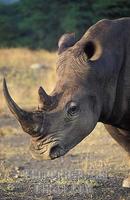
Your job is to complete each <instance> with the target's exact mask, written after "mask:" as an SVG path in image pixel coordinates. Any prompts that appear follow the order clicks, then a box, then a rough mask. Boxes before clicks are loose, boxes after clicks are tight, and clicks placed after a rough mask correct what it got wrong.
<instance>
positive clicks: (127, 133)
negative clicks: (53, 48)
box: [3, 18, 130, 187]
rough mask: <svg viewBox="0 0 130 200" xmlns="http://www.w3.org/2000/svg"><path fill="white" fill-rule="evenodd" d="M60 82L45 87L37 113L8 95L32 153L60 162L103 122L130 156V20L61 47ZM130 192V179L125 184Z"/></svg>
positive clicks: (106, 24) (66, 38)
mask: <svg viewBox="0 0 130 200" xmlns="http://www.w3.org/2000/svg"><path fill="white" fill-rule="evenodd" d="M56 71H57V75H58V80H57V83H56V85H55V88H54V90H53V92H52V93H51V94H50V95H48V94H47V93H46V92H45V90H44V89H43V88H42V87H40V88H39V90H38V94H39V99H40V104H39V108H38V109H37V110H34V111H25V110H23V109H21V108H20V107H19V106H18V105H17V104H16V103H15V102H14V100H13V99H12V97H11V96H10V94H9V91H8V88H7V84H6V81H5V80H4V82H3V91H4V95H5V99H6V101H7V104H8V107H9V108H10V110H11V112H12V113H13V114H14V115H15V117H16V119H17V120H18V121H19V122H20V124H21V126H22V128H23V130H24V131H25V132H27V133H28V134H30V135H31V136H32V139H31V146H30V150H31V154H32V156H33V157H34V158H37V159H55V158H58V157H60V156H63V155H65V154H66V153H67V152H68V151H69V150H70V149H72V148H73V147H74V146H75V145H77V144H78V143H79V142H80V141H81V140H83V139H84V138H85V137H86V136H88V135H89V134H90V133H91V132H92V130H93V129H94V127H95V126H96V124H97V122H102V123H104V125H105V127H106V129H107V130H108V132H109V133H110V135H111V136H112V137H113V138H114V139H115V140H116V141H117V142H118V143H119V144H120V145H121V146H122V147H123V148H124V149H125V150H126V151H127V152H128V155H129V154H130V18H121V19H117V20H107V19H103V20H101V21H99V22H97V23H96V24H95V25H93V26H92V27H90V28H89V29H88V30H87V31H86V33H85V34H84V35H83V36H82V38H81V39H80V40H78V41H76V39H75V34H74V33H67V34H64V35H63V36H62V37H61V38H60V39H59V42H58V62H57V70H56ZM123 186H124V187H130V177H128V178H127V179H125V180H124V182H123Z"/></svg>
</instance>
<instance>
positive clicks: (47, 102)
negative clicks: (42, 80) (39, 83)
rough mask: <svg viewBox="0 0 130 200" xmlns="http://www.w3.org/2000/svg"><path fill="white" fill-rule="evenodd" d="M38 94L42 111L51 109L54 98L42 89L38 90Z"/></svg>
mask: <svg viewBox="0 0 130 200" xmlns="http://www.w3.org/2000/svg"><path fill="white" fill-rule="evenodd" d="M38 94H39V101H40V105H39V107H40V109H43V110H46V109H47V108H49V107H50V106H51V104H52V98H51V96H49V95H48V94H47V93H46V92H45V90H44V89H43V88H42V87H40V88H39V90H38Z"/></svg>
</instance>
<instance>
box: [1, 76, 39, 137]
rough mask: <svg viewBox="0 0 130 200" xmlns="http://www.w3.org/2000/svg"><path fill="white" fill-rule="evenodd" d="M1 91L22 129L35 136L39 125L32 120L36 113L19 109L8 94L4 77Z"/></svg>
mask: <svg viewBox="0 0 130 200" xmlns="http://www.w3.org/2000/svg"><path fill="white" fill-rule="evenodd" d="M3 93H4V96H5V99H6V102H7V105H8V107H9V109H10V111H11V112H12V113H13V114H14V116H15V117H16V119H17V120H18V121H19V122H20V124H21V126H22V128H23V130H24V131H25V132H27V133H28V134H29V135H32V136H37V135H38V133H39V131H38V129H40V128H41V127H40V126H38V124H37V123H36V122H35V120H34V119H35V115H36V114H35V113H33V112H27V111H25V110H23V109H21V108H20V107H19V106H18V105H17V104H16V103H15V102H14V100H13V99H12V98H11V96H10V94H9V91H8V88H7V84H6V80H5V79H4V80H3ZM36 127H37V129H36Z"/></svg>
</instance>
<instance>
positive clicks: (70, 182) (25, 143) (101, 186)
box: [0, 113, 130, 200]
mask: <svg viewBox="0 0 130 200" xmlns="http://www.w3.org/2000/svg"><path fill="white" fill-rule="evenodd" d="M29 138H30V137H29V136H28V135H27V134H25V133H23V132H22V130H21V128H20V127H19V125H18V123H17V122H16V120H15V119H14V118H13V117H12V115H11V114H8V113H7V114H1V115H0V200H67V199H69V200H71V199H73V200H82V199H85V200H86V199H87V200H91V199H93V200H130V189H126V188H125V189H124V188H122V180H123V179H124V178H125V177H127V175H128V173H129V167H128V164H127V161H126V158H127V157H126V153H125V152H124V151H123V150H122V148H121V147H120V146H119V145H118V144H117V143H116V142H115V141H114V140H113V139H112V138H111V137H110V136H109V134H108V133H107V132H106V131H105V129H104V127H103V126H102V124H98V126H97V127H96V129H95V130H94V132H93V133H91V134H90V136H88V137H87V138H85V140H83V141H82V142H81V143H80V144H79V145H77V146H76V147H75V148H74V149H73V150H71V151H70V152H69V153H68V154H67V155H66V156H64V157H61V158H59V159H56V160H53V161H37V160H34V159H32V158H31V155H30V153H29Z"/></svg>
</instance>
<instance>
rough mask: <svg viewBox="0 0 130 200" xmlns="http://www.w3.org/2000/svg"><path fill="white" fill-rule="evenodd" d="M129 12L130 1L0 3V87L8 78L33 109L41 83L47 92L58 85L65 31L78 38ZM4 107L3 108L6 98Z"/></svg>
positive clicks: (1, 0) (15, 0)
mask: <svg viewBox="0 0 130 200" xmlns="http://www.w3.org/2000/svg"><path fill="white" fill-rule="evenodd" d="M129 13H130V1H129V0H76V1H75V0H60V1H58V0H55V1H52V0H46V1H43V0H31V1H30V0H0V83H1V80H2V78H3V76H6V77H7V80H8V82H9V86H10V87H11V93H12V94H13V95H14V96H15V98H16V100H17V102H18V103H20V104H22V105H24V106H26V105H28V104H29V105H30V104H31V106H34V105H35V104H37V89H38V87H39V86H40V85H44V87H45V89H46V90H47V91H48V92H50V91H51V90H52V88H53V87H54V84H55V81H56V75H55V65H56V59H57V55H56V50H57V43H58V39H59V37H60V36H61V35H62V34H63V33H65V32H76V37H77V39H78V38H80V37H81V36H82V34H83V33H85V31H86V30H87V29H88V28H89V27H90V26H91V25H92V24H94V23H96V22H97V21H98V20H100V19H103V18H109V19H115V18H119V17H128V16H129ZM18 91H19V92H18ZM28 92H29V96H28ZM17 93H18V94H17ZM0 95H1V90H0ZM23 96H24V101H23ZM28 97H29V98H28ZM21 99H22V102H21ZM30 99H31V101H30ZM1 104H2V105H1V108H0V110H1V109H3V108H4V100H3V98H2V99H1Z"/></svg>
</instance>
